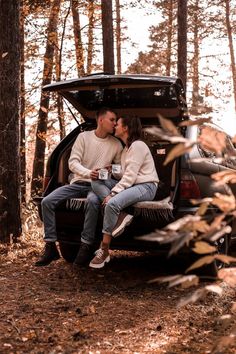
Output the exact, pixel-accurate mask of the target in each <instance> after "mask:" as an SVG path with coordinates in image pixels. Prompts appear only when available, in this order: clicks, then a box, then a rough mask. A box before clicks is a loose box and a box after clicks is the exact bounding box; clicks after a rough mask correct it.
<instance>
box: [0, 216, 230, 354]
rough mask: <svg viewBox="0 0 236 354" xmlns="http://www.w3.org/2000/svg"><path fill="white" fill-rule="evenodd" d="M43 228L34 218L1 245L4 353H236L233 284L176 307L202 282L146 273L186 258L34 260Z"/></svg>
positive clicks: (174, 267)
mask: <svg viewBox="0 0 236 354" xmlns="http://www.w3.org/2000/svg"><path fill="white" fill-rule="evenodd" d="M32 224H34V223H32ZM32 230H33V231H32ZM41 236H42V230H41V228H40V227H38V226H37V225H31V226H30V227H28V228H27V230H24V236H23V237H22V240H21V243H20V244H15V245H11V246H8V247H7V246H1V249H0V260H1V267H0V285H1V292H0V303H1V312H0V333H1V336H0V353H4V354H5V353H42V354H44V353H52V354H54V353H55V354H57V353H66V354H67V353H68V354H69V353H70V354H72V353H91V354H92V353H94V354H95V353H96V354H97V353H157V354H158V353H168V354H174V353H193V354H196V353H201V354H203V353H227V354H230V353H236V343H234V342H235V341H234V339H235V338H234V339H233V340H232V335H231V337H227V338H224V336H227V335H229V334H230V333H232V331H233V327H234V326H235V325H236V324H235V320H234V313H233V312H232V311H233V310H232V303H233V302H234V301H235V289H232V288H229V287H228V286H227V285H226V284H223V287H224V293H223V295H222V296H219V295H217V294H208V295H207V296H206V298H205V299H202V300H200V301H198V302H197V303H195V304H191V305H187V306H185V307H183V308H177V307H176V305H177V303H178V302H179V300H180V299H181V298H183V297H185V296H186V295H188V294H190V293H191V292H193V290H194V289H196V287H195V288H190V289H180V288H171V289H168V288H167V286H166V285H163V284H158V283H152V284H150V283H147V281H148V280H150V279H153V278H155V277H156V276H162V275H167V274H175V273H178V272H180V271H181V272H182V267H181V263H182V258H178V259H176V260H175V261H166V260H165V257H163V255H155V256H153V255H148V254H140V253H127V252H113V254H112V255H113V257H112V261H111V262H110V264H109V265H108V266H107V267H106V268H105V269H104V270H99V271H98V270H92V269H87V268H81V269H74V268H73V266H72V265H71V264H68V263H66V262H65V261H64V260H62V259H61V260H59V261H57V262H54V263H52V264H51V265H49V266H47V267H43V268H36V267H34V265H33V264H34V261H35V260H36V258H37V256H38V255H39V253H40V251H41V249H42V247H43V243H42V242H41V241H40V240H41ZM201 286H203V284H200V285H199V287H201ZM230 314H231V315H233V317H231V319H229V316H228V315H230ZM222 316H223V317H222ZM232 318H233V320H232ZM229 338H231V342H232V343H233V344H231V345H230V346H229V347H226V346H225V345H226V340H228V341H229V340H230V339H229ZM220 343H223V344H220Z"/></svg>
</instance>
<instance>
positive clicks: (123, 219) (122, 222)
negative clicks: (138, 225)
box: [112, 211, 133, 237]
mask: <svg viewBox="0 0 236 354" xmlns="http://www.w3.org/2000/svg"><path fill="white" fill-rule="evenodd" d="M132 220H133V215H130V214H127V213H125V212H124V211H122V212H121V213H120V214H119V217H118V220H117V223H116V226H115V227H114V230H113V231H112V236H113V237H117V236H119V235H120V234H122V232H123V231H124V229H125V227H126V226H128V225H129V224H130V223H131V221H132Z"/></svg>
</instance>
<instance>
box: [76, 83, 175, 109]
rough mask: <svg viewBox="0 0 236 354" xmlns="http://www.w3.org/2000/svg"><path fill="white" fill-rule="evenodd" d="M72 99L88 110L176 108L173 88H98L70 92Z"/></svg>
mask: <svg viewBox="0 0 236 354" xmlns="http://www.w3.org/2000/svg"><path fill="white" fill-rule="evenodd" d="M70 94H71V95H72V96H73V98H74V99H75V100H76V101H77V102H79V103H80V104H81V105H82V106H84V107H85V108H86V109H88V110H94V109H95V110H96V109H99V108H100V107H101V105H102V106H108V107H112V108H114V109H115V108H121V107H124V108H125V107H128V108H145V107H148V108H176V107H178V100H177V95H176V92H175V88H174V87H173V86H165V87H142V88H130V87H129V88H113V89H108V88H99V89H94V90H86V91H70Z"/></svg>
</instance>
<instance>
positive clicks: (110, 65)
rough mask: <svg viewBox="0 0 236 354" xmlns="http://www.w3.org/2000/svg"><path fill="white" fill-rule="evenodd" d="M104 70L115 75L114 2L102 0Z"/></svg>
mask: <svg viewBox="0 0 236 354" xmlns="http://www.w3.org/2000/svg"><path fill="white" fill-rule="evenodd" d="M102 42H103V70H104V71H105V72H108V73H109V74H114V73H115V68H114V39H113V18H112V1H111V0H102Z"/></svg>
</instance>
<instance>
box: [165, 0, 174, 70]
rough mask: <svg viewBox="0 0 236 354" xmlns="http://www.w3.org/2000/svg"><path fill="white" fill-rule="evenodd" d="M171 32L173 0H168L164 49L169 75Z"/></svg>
mask: <svg viewBox="0 0 236 354" xmlns="http://www.w3.org/2000/svg"><path fill="white" fill-rule="evenodd" d="M172 33H173V0H170V1H169V2H168V28H167V51H166V60H167V62H166V75H167V76H170V70H171V54H172Z"/></svg>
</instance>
